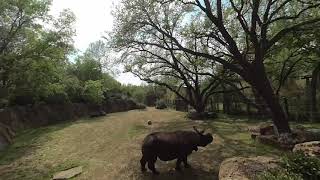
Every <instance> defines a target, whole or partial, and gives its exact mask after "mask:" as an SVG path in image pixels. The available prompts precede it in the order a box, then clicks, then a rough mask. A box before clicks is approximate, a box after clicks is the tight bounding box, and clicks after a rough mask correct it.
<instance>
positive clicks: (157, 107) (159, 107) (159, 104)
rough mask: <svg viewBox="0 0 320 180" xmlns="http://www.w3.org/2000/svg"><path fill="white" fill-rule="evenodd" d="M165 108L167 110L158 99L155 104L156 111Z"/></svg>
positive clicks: (163, 102)
mask: <svg viewBox="0 0 320 180" xmlns="http://www.w3.org/2000/svg"><path fill="white" fill-rule="evenodd" d="M165 108H167V105H166V102H165V101H164V100H163V99H160V100H158V101H157V102H156V109H165Z"/></svg>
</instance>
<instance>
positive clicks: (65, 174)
mask: <svg viewBox="0 0 320 180" xmlns="http://www.w3.org/2000/svg"><path fill="white" fill-rule="evenodd" d="M80 173H82V166H79V167H74V168H71V169H68V170H65V171H61V172H58V173H56V174H54V175H53V178H52V179H53V180H56V179H70V178H72V177H75V176H77V175H78V174H80Z"/></svg>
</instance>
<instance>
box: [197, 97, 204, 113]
mask: <svg viewBox="0 0 320 180" xmlns="http://www.w3.org/2000/svg"><path fill="white" fill-rule="evenodd" d="M194 109H195V110H196V111H197V113H203V112H204V111H205V109H206V104H205V103H204V102H203V100H202V98H197V99H196V103H195V106H194Z"/></svg>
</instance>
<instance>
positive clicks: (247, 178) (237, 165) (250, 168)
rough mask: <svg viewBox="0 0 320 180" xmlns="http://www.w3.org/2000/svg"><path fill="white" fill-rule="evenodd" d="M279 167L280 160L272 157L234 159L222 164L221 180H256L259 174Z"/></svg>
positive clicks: (220, 170)
mask: <svg viewBox="0 0 320 180" xmlns="http://www.w3.org/2000/svg"><path fill="white" fill-rule="evenodd" d="M278 167H279V165H278V160H277V159H275V158H272V157H266V156H258V157H250V158H244V157H233V158H229V159H226V160H224V161H223V162H222V163H221V165H220V169H219V180H234V179H237V180H255V179H256V177H257V175H258V174H260V173H262V172H264V171H266V170H268V169H274V168H278Z"/></svg>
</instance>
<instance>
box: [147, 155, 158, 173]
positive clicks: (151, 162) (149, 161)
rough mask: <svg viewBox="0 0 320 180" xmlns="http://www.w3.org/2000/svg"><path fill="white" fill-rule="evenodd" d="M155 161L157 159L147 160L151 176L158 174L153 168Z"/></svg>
mask: <svg viewBox="0 0 320 180" xmlns="http://www.w3.org/2000/svg"><path fill="white" fill-rule="evenodd" d="M156 161H157V157H155V158H152V159H150V160H148V168H149V169H150V170H151V171H152V173H153V174H159V172H158V171H157V170H156V168H155V166H154V164H155V163H156Z"/></svg>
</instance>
